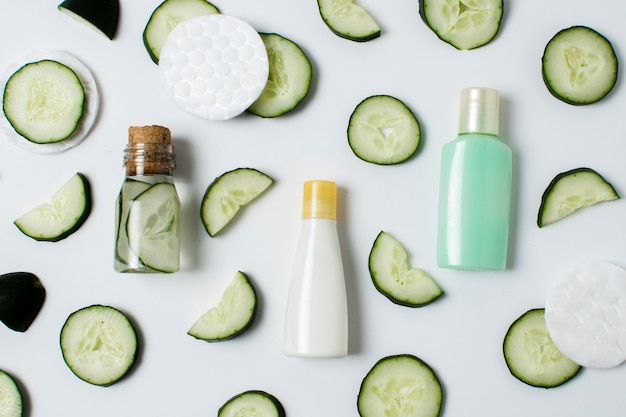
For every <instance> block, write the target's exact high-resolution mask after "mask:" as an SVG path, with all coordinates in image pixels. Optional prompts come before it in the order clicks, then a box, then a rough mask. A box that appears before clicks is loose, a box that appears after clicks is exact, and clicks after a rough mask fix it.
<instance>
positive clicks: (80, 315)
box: [60, 305, 137, 386]
mask: <svg viewBox="0 0 626 417" xmlns="http://www.w3.org/2000/svg"><path fill="white" fill-rule="evenodd" d="M60 343H61V352H62V354H63V360H64V361H65V363H66V364H67V366H68V367H69V368H70V370H71V371H72V372H73V373H74V375H76V376H77V377H78V378H80V379H82V380H83V381H85V382H88V383H90V384H93V385H100V386H108V385H112V384H114V383H115V382H117V381H119V380H120V379H122V378H123V377H124V376H125V375H126V374H127V373H128V371H129V370H130V369H131V367H132V366H133V364H134V363H135V358H136V355H137V333H136V332H135V328H134V327H133V325H132V323H131V322H130V320H129V319H128V317H127V316H126V315H125V314H124V313H122V312H121V311H120V310H118V309H116V308H114V307H110V306H105V305H92V306H89V307H84V308H81V309H80V310H77V311H75V312H73V313H72V314H70V315H69V317H68V318H67V320H66V321H65V323H64V324H63V327H62V329H61V337H60Z"/></svg>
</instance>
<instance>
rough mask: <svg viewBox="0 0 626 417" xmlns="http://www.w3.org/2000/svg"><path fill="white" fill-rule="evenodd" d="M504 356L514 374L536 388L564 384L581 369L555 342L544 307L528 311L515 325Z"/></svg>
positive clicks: (510, 333) (508, 338)
mask: <svg viewBox="0 0 626 417" xmlns="http://www.w3.org/2000/svg"><path fill="white" fill-rule="evenodd" d="M503 353H504V359H505V361H506V365H507V367H508V368H509V371H510V372H511V374H512V375H513V376H514V377H515V378H517V379H519V380H520V381H522V382H524V383H525V384H528V385H531V386H533V387H540V388H553V387H556V386H559V385H562V384H564V383H566V382H567V381H569V380H571V379H572V378H574V377H575V376H576V375H577V374H578V372H579V371H580V370H581V366H580V365H578V364H577V363H575V362H574V361H572V360H570V359H569V358H567V357H566V356H565V355H563V354H562V353H561V352H560V351H559V349H558V347H557V346H556V345H555V344H554V342H553V341H552V338H551V337H550V334H549V332H548V328H547V326H546V321H545V310H544V309H543V308H537V309H532V310H528V311H527V312H526V313H524V314H522V315H521V316H520V317H519V318H518V319H517V320H515V321H514V322H513V324H511V326H510V327H509V329H508V331H507V333H506V336H505V337H504V344H503Z"/></svg>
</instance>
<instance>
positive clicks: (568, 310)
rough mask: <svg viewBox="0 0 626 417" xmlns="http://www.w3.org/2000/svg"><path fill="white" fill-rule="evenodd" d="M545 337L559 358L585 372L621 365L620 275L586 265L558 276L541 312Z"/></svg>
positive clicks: (625, 276)
mask: <svg viewBox="0 0 626 417" xmlns="http://www.w3.org/2000/svg"><path fill="white" fill-rule="evenodd" d="M545 319H546V325H547V327H548V332H549V333H550V337H551V338H552V340H553V341H554V343H555V344H556V346H557V347H558V348H559V350H560V351H561V353H563V354H564V355H565V356H567V357H568V358H570V359H571V360H573V361H574V362H576V363H578V364H579V365H582V366H586V367H589V368H612V367H615V366H617V365H619V364H621V363H622V362H624V361H625V360H626V270H624V269H623V268H620V267H618V266H617V265H614V264H612V263H609V262H603V261H593V262H587V263H584V264H582V265H579V266H578V267H576V268H574V269H572V270H571V271H569V272H567V273H566V274H564V275H563V276H561V277H559V278H558V279H557V280H556V281H555V282H554V283H553V286H552V288H551V290H550V293H549V295H548V299H547V302H546V310H545Z"/></svg>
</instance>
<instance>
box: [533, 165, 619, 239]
mask: <svg viewBox="0 0 626 417" xmlns="http://www.w3.org/2000/svg"><path fill="white" fill-rule="evenodd" d="M619 198H620V196H619V195H618V194H617V191H615V188H613V186H612V185H611V184H610V183H609V182H607V181H606V180H605V179H604V177H602V175H600V174H599V173H598V172H596V171H594V170H593V169H591V168H576V169H572V170H570V171H566V172H562V173H560V174H558V175H557V176H556V177H554V179H553V180H552V181H551V182H550V184H549V185H548V187H547V188H546V190H545V191H544V193H543V196H542V197H541V205H540V206H539V214H538V215H537V225H538V226H539V227H544V226H547V225H549V224H552V223H554V222H556V221H558V220H561V219H562V218H564V217H566V216H569V215H570V214H572V213H573V212H575V211H576V210H578V209H581V208H583V207H588V206H592V205H594V204H597V203H601V202H603V201H613V200H618V199H619Z"/></svg>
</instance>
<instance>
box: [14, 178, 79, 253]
mask: <svg viewBox="0 0 626 417" xmlns="http://www.w3.org/2000/svg"><path fill="white" fill-rule="evenodd" d="M90 212H91V187H90V185H89V181H87V178H86V177H85V176H84V175H83V174H81V173H76V174H74V175H73V176H72V177H71V178H70V179H69V180H68V181H66V182H65V184H63V185H62V186H61V188H59V189H58V190H57V191H56V192H55V193H54V194H53V195H52V197H51V198H50V201H49V202H46V203H42V204H40V205H38V206H37V207H35V208H33V209H31V210H29V211H28V212H26V213H25V214H24V215H22V216H21V217H20V218H18V219H17V220H15V221H14V222H13V223H14V224H15V226H17V228H18V229H19V230H20V231H21V232H22V233H24V234H25V235H26V236H29V237H31V238H33V239H35V240H40V241H48V242H58V241H59V240H62V239H65V238H66V237H68V236H69V235H71V234H72V233H74V232H76V231H77V230H78V229H79V228H80V227H81V226H82V225H83V223H84V222H85V220H87V217H89V213H90Z"/></svg>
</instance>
